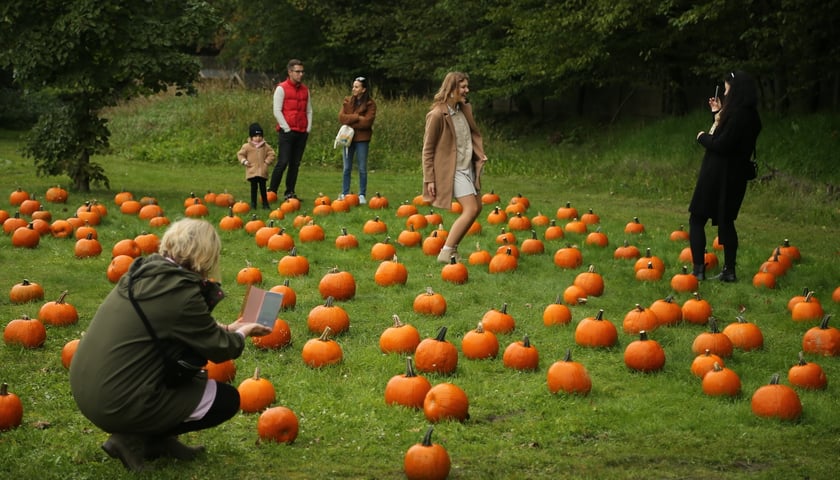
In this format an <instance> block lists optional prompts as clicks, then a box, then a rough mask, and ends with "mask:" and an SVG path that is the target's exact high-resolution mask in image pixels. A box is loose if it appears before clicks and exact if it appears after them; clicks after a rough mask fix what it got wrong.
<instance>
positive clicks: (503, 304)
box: [501, 302, 507, 313]
mask: <svg viewBox="0 0 840 480" xmlns="http://www.w3.org/2000/svg"><path fill="white" fill-rule="evenodd" d="M501 312H502V313H507V302H504V303H502V310H501Z"/></svg>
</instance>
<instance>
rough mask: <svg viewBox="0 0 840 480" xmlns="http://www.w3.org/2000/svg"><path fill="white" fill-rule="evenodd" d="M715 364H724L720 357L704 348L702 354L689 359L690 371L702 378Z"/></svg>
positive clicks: (723, 365)
mask: <svg viewBox="0 0 840 480" xmlns="http://www.w3.org/2000/svg"><path fill="white" fill-rule="evenodd" d="M715 365H720V366H721V367H725V366H726V364H725V363H724V361H723V359H722V358H721V357H719V356H717V355H715V354H714V353H712V352H710V351H709V350H708V349H706V351H705V352H704V353H703V354H701V355H697V356H696V357H694V360H692V361H691V373H693V374H694V376H696V377H699V378H703V377H704V376H705V375H706V374H707V373H709V372H710V371H712V369H713V368H714V366H715Z"/></svg>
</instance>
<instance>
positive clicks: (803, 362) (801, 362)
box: [799, 352, 808, 365]
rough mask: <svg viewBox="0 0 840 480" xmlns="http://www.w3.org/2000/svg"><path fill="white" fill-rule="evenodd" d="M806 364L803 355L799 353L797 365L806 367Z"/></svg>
mask: <svg viewBox="0 0 840 480" xmlns="http://www.w3.org/2000/svg"><path fill="white" fill-rule="evenodd" d="M807 364H808V362H806V361H805V354H804V353H802V352H799V365H807Z"/></svg>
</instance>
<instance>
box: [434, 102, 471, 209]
mask: <svg viewBox="0 0 840 480" xmlns="http://www.w3.org/2000/svg"><path fill="white" fill-rule="evenodd" d="M461 112H463V114H464V116H465V117H466V119H467V123H468V124H469V126H470V132H471V134H472V148H473V157H472V162H473V166H474V168H475V188H476V190H480V189H481V171H482V169H483V168H484V162H485V155H484V144H483V142H482V140H481V133H480V132H479V131H478V127H476V125H475V119H474V118H473V114H472V107H471V106H470V105H469V104H462V105H461ZM456 148H457V145H456V141H455V126H454V125H453V123H452V118H451V117H450V116H449V108H448V107H447V106H446V104H443V103H441V104H438V105H435V106H434V107H432V109H431V111H429V113H427V114H426V131H425V134H424V135H423V200H425V201H427V202H431V203H432V206H434V207H437V208H446V209H449V208H451V207H452V199H453V196H452V195H453V194H452V192H453V188H454V184H455V161H456V155H457V153H456ZM430 183H434V184H435V190H436V194H437V195H436V196H434V197H432V195H431V194H430V193H429V184H430Z"/></svg>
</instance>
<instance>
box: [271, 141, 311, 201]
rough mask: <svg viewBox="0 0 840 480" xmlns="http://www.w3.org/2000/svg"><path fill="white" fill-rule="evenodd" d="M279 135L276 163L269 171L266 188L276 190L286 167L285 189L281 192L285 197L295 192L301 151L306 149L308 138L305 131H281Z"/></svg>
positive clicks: (301, 156) (301, 157) (301, 155)
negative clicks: (269, 176)
mask: <svg viewBox="0 0 840 480" xmlns="http://www.w3.org/2000/svg"><path fill="white" fill-rule="evenodd" d="M279 137H280V140H279V142H278V146H277V163H275V164H274V170H272V171H271V182H270V183H269V185H268V189H269V190H271V191H272V192H277V189H278V188H279V187H280V181H281V180H282V179H283V171H284V170H286V167H288V168H289V171H288V173H286V190H285V191H284V192H283V196H284V197H286V196H289V195H292V194H294V193H295V185H296V184H297V177H298V170H299V169H300V161H301V160H302V159H303V151H304V150H305V149H306V140H307V139H308V138H309V134H308V133H306V132H294V131H292V132H288V133H286V132H282V131H281V132H280V134H279Z"/></svg>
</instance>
